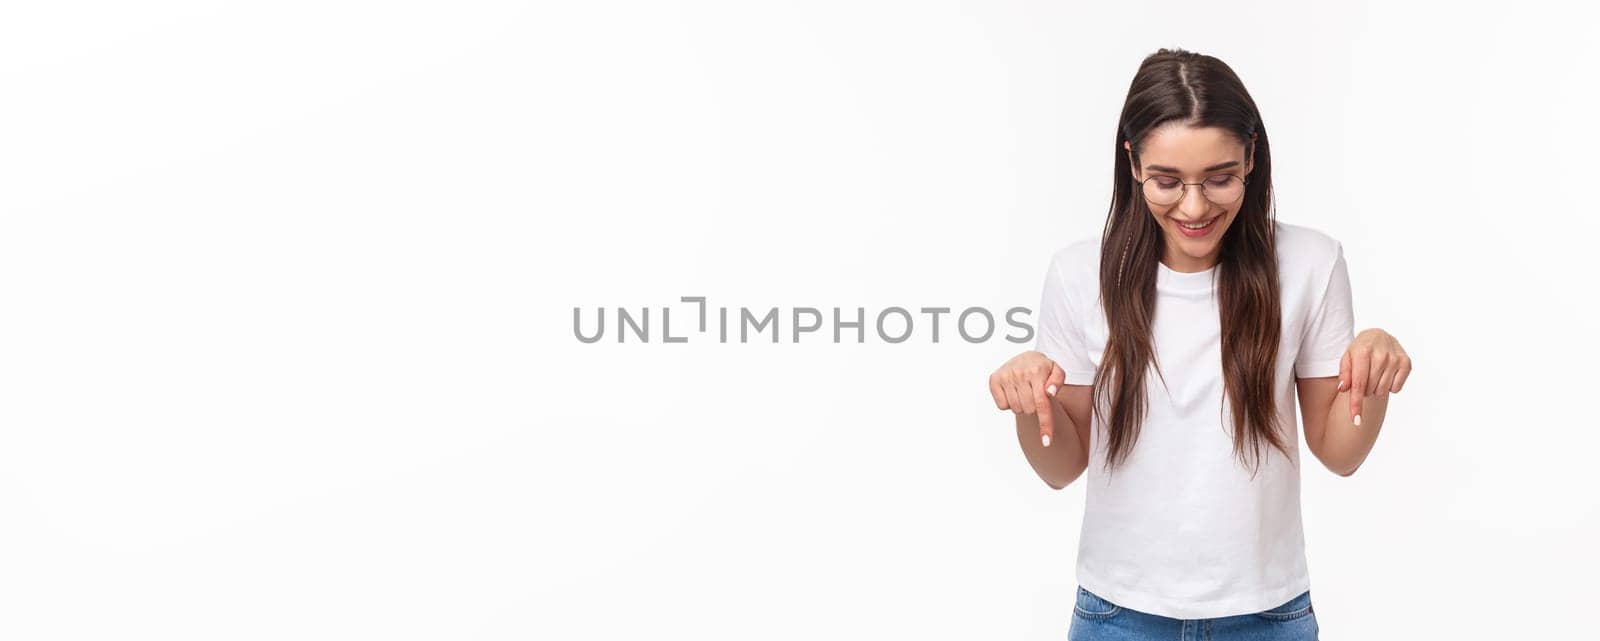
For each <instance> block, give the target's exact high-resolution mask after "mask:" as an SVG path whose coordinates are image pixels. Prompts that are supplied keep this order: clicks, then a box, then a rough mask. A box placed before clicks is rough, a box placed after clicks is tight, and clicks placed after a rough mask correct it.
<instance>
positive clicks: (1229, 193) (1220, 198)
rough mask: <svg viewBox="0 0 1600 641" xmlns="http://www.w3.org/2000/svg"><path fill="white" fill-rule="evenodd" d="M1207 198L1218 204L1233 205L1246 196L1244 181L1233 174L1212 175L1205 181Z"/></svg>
mask: <svg viewBox="0 0 1600 641" xmlns="http://www.w3.org/2000/svg"><path fill="white" fill-rule="evenodd" d="M1205 190H1206V199H1207V200H1210V201H1211V202H1214V203H1216V204H1218V205H1231V204H1233V203H1234V201H1237V200H1239V198H1240V197H1242V196H1244V181H1243V180H1240V179H1239V177H1238V176H1235V175H1233V174H1222V175H1218V176H1212V177H1210V178H1207V179H1206V182H1205Z"/></svg>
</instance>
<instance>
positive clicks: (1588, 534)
mask: <svg viewBox="0 0 1600 641" xmlns="http://www.w3.org/2000/svg"><path fill="white" fill-rule="evenodd" d="M1563 4H1564V3H1563ZM1282 5H1283V3H1273V2H1258V3H1225V2H1213V3H1159V2H1147V3H1129V2H1117V3H1110V2H1102V3H1097V4H1094V5H1067V4H1065V3H1061V4H1054V3H1045V2H983V3H979V2H967V3H954V2H805V3H801V2H765V3H748V2H725V3H712V2H681V3H636V4H613V3H604V4H601V3H577V2H572V3H547V4H533V5H528V4H517V3H503V4H494V3H466V2H451V3H444V2H434V3H416V2H412V3H379V2H370V3H353V2H298V3H297V2H273V3H203V2H193V3H186V4H185V3H170V2H169V3H158V4H153V5H147V6H137V7H136V6H132V5H130V4H127V3H101V4H92V3H91V4H83V3H65V2H52V3H38V4H32V3H24V4H21V5H8V6H7V7H6V8H5V9H4V10H3V12H0V216H3V227H0V638H6V639H117V638H153V639H356V638H371V639H380V638H381V639H533V638H541V639H619V638H684V639H691V638H692V639H816V638H828V639H834V638H843V639H877V638H889V639H912V638H915V639H979V638H983V639H1065V638H1066V633H1067V626H1068V623H1069V620H1070V616H1071V606H1072V594H1073V589H1074V587H1075V585H1076V584H1075V580H1074V577H1073V573H1072V570H1073V563H1074V559H1075V553H1076V545H1077V534H1078V527H1079V524H1080V518H1081V515H1082V509H1083V508H1082V500H1083V490H1082V486H1081V485H1078V484H1074V485H1072V486H1069V487H1068V488H1067V489H1065V490H1063V491H1060V492H1055V491H1051V490H1050V489H1048V488H1047V487H1046V486H1045V485H1044V483H1043V482H1041V481H1040V480H1039V479H1038V478H1037V477H1036V476H1035V475H1034V473H1033V471H1032V470H1031V468H1029V467H1028V465H1027V463H1026V462H1025V460H1024V459H1023V457H1022V455H1021V452H1020V450H1019V447H1018V444H1017V442H1016V436H1015V431H1014V429H1013V426H1012V417H1011V415H1010V413H1009V412H1006V413H1002V412H1000V411H998V410H996V409H995V407H994V405H993V403H992V401H991V400H990V398H989V395H988V391H987V389H986V386H985V378H986V377H987V375H988V374H989V373H990V372H991V371H992V370H993V369H994V368H996V367H997V366H999V365H1000V364H1001V363H1002V362H1003V361H1004V360H1005V359H1007V358H1009V357H1010V356H1012V355H1013V354H1015V353H1016V352H1018V351H1020V350H1021V349H1023V348H1024V347H1023V346H1018V345H1015V344H1012V343H1008V342H1005V341H1003V340H998V339H996V340H992V341H990V342H987V343H983V344H978V345H973V344H968V343H965V342H962V341H953V340H949V338H950V335H949V334H946V335H945V336H944V339H945V340H942V341H941V342H940V343H939V344H932V343H931V342H929V334H928V333H926V332H925V331H919V332H917V333H916V335H915V339H914V340H912V341H910V342H907V343H903V344H898V345H891V344H885V343H883V342H881V341H878V340H876V339H875V338H873V337H870V336H869V341H868V342H867V343H866V344H854V343H847V344H843V345H835V344H831V342H828V338H826V337H823V338H821V339H819V338H818V337H819V336H820V335H813V336H810V337H808V338H810V339H811V340H805V339H802V342H801V343H799V344H795V343H792V342H789V341H788V340H787V339H785V341H784V342H782V343H780V344H777V345H773V344H770V343H756V344H743V345H741V344H736V343H735V344H718V343H717V342H716V341H715V340H714V339H713V338H712V337H710V336H699V337H694V338H691V340H690V342H689V343H687V344H672V345H666V344H661V343H660V342H659V341H655V342H652V343H650V344H638V343H631V342H630V343H627V344H620V345H619V344H617V343H615V342H611V341H607V342H603V343H600V344H593V345H589V344H582V343H580V342H579V341H578V340H576V339H575V338H574V336H573V333H572V310H573V308H574V307H583V308H585V309H588V310H592V309H593V308H594V307H597V306H605V307H608V308H611V309H612V313H614V311H615V308H616V307H618V306H625V307H629V308H631V309H638V308H641V307H647V306H648V307H652V308H656V309H654V310H653V314H659V308H660V307H662V306H676V307H678V308H680V309H679V311H677V312H676V313H677V314H685V315H683V316H680V317H679V318H681V319H683V320H680V321H678V323H681V325H680V324H675V326H674V333H675V334H678V333H684V332H681V331H679V328H680V327H681V328H683V329H687V328H688V327H689V325H688V323H687V320H688V317H687V315H686V312H685V310H683V309H681V308H682V307H683V306H682V305H681V304H678V303H677V300H678V298H679V297H680V296H706V297H708V298H709V299H710V302H711V304H712V305H713V306H717V305H726V306H731V307H734V308H738V307H741V306H743V307H751V308H754V309H765V308H767V307H773V306H777V307H780V308H782V309H783V310H788V309H791V308H793V307H799V306H815V307H820V308H823V309H828V308H830V307H833V306H840V307H845V308H846V309H853V308H854V307H857V306H861V307H866V308H867V309H868V313H869V314H870V313H875V312H876V311H877V310H880V309H882V308H885V307H889V306H895V305H899V306H904V307H911V308H915V307H921V306H950V307H956V308H958V309H960V308H965V307H968V306H983V307H988V308H990V309H997V310H998V309H1004V308H1008V307H1012V306H1018V305H1021V306H1027V307H1029V308H1034V307H1036V306H1037V304H1038V296H1039V288H1040V285H1041V283H1042V278H1043V274H1044V268H1045V265H1046V263H1047V261H1048V259H1049V255H1050V253H1051V252H1052V251H1054V250H1055V249H1056V248H1059V247H1060V246H1062V245H1064V244H1066V243H1067V242H1070V241H1072V240H1075V239H1078V238H1082V237H1085V236H1087V235H1092V234H1097V233H1099V230H1100V228H1101V226H1102V225H1103V223H1104V218H1105V214H1106V209H1107V206H1108V204H1109V199H1110V189H1111V179H1112V173H1111V172H1112V161H1113V158H1114V156H1113V154H1115V153H1118V152H1117V150H1116V148H1115V147H1114V144H1115V128H1116V124H1117V114H1118V112H1119V109H1120V108H1121V105H1122V102H1123V99H1124V97H1125V93H1126V91H1127V86H1128V83H1129V81H1130V80H1131V78H1132V76H1133V73H1134V71H1135V70H1136V68H1137V67H1138V64H1139V62H1140V60H1141V59H1142V58H1143V57H1144V56H1145V55H1147V54H1149V53H1152V52H1154V51H1155V50H1156V49H1157V48H1160V47H1164V46H1177V47H1184V48H1188V49H1192V50H1195V51H1199V52H1202V53H1208V54H1212V55H1215V56H1218V57H1220V58H1222V59H1223V60H1224V61H1226V62H1228V63H1229V64H1230V65H1231V66H1232V67H1233V68H1234V69H1235V70H1236V71H1237V72H1238V73H1239V75H1240V76H1241V77H1242V78H1243V80H1244V81H1245V83H1246V85H1247V86H1248V88H1249V89H1250V91H1251V92H1252V94H1253V96H1254V97H1255V100H1256V102H1257V103H1258V104H1259V106H1260V108H1261V110H1262V112H1263V115H1264V118H1265V121H1266V124H1267V131H1268V133H1269V135H1270V136H1271V141H1272V145H1273V153H1274V159H1273V160H1274V165H1275V167H1274V169H1275V170H1276V171H1275V175H1274V179H1275V181H1274V183H1275V187H1276V190H1277V203H1278V206H1279V210H1278V217H1279V219H1280V220H1284V221H1288V222H1293V223H1298V224H1303V225H1307V226H1311V227H1314V228H1317V229H1320V230H1323V231H1326V232H1328V233H1329V234H1332V235H1333V236H1335V237H1336V238H1338V239H1339V240H1341V241H1342V242H1343V244H1344V249H1345V254H1346V258H1347V260H1348V263H1349V266H1350V271H1351V277H1352V282H1353V287H1354V291H1355V298H1356V322H1357V329H1358V330H1360V329H1364V328H1367V327H1382V328H1384V329H1386V330H1388V331H1389V332H1390V333H1392V334H1394V335H1395V336H1397V337H1398V338H1399V339H1400V341H1401V342H1402V344H1403V345H1404V346H1405V349H1406V350H1407V351H1408V352H1409V353H1410V354H1411V355H1412V356H1413V357H1414V359H1415V361H1416V371H1415V373H1414V374H1413V375H1412V377H1411V379H1410V381H1409V382H1408V384H1407V387H1406V390H1405V391H1404V392H1403V393H1401V394H1399V395H1396V396H1394V397H1393V399H1392V400H1391V406H1390V411H1389V416H1388V422H1387V424H1386V425H1385V426H1384V430H1383V433H1382V436H1381V438H1380V439H1379V442H1378V444H1377V447H1376V449H1375V450H1374V451H1373V453H1372V455H1371V456H1370V458H1369V459H1368V460H1367V462H1366V464H1365V465H1363V466H1362V468H1361V469H1360V471H1359V472H1358V473H1357V474H1356V475H1355V476H1353V477H1350V478H1340V477H1337V476H1335V475H1334V474H1332V473H1331V472H1328V471H1327V470H1326V469H1323V468H1321V467H1320V465H1317V464H1316V463H1315V459H1313V458H1310V457H1309V455H1308V456H1307V457H1306V458H1305V460H1307V461H1309V462H1310V464H1309V465H1307V466H1306V467H1305V468H1304V474H1305V486H1304V505H1305V518H1306V532H1307V538H1308V541H1307V543H1308V546H1309V547H1308V550H1307V554H1308V558H1309V561H1310V563H1311V573H1312V584H1313V589H1312V592H1313V595H1314V597H1315V601H1314V602H1315V603H1316V605H1317V613H1318V620H1319V623H1320V625H1321V626H1322V631H1323V638H1324V639H1335V640H1338V639H1402V638H1458V639H1459V638H1484V639H1487V638H1513V637H1514V638H1540V637H1548V636H1562V634H1563V633H1564V632H1566V633H1570V634H1576V635H1581V634H1586V632H1585V631H1592V630H1593V627H1594V626H1593V623H1592V616H1593V597H1594V588H1593V579H1594V576H1595V575H1596V573H1597V572H1600V563H1597V558H1596V552H1595V550H1594V547H1593V545H1592V541H1593V540H1595V539H1596V537H1597V535H1600V510H1597V499H1596V497H1595V489H1596V486H1597V483H1596V481H1595V476H1594V474H1593V472H1592V467H1589V464H1590V463H1591V461H1593V460H1594V456H1595V454H1594V453H1595V450H1596V448H1597V447H1600V437H1597V436H1596V433H1595V430H1596V428H1597V427H1600V421H1597V420H1596V419H1595V414H1594V412H1593V409H1592V408H1593V405H1594V399H1595V394H1594V381H1595V377H1594V375H1593V373H1592V371H1591V367H1592V366H1593V364H1594V363H1595V362H1596V359H1597V356H1600V354H1597V350H1596V340H1595V338H1594V335H1593V328H1594V323H1593V321H1592V319H1591V317H1590V312H1591V311H1592V310H1593V307H1594V300H1593V297H1594V293H1595V291H1596V288H1595V287H1594V285H1593V277H1592V271H1593V261H1594V257H1595V251H1594V246H1595V240H1594V239H1595V238H1596V234H1597V229H1596V227H1595V226H1594V223H1595V220H1596V217H1595V214H1596V213H1597V209H1600V208H1597V205H1596V203H1597V202H1600V200H1597V199H1600V192H1597V191H1596V189H1597V185H1600V181H1597V177H1600V157H1597V156H1596V150H1597V149H1600V146H1597V142H1600V140H1597V136H1596V133H1595V125H1594V116H1595V101H1594V99H1595V92H1594V89H1593V82H1592V81H1593V79H1594V77H1595V68H1596V65H1595V63H1596V62H1597V61H1596V59H1595V58H1596V57H1595V55H1594V54H1593V53H1592V49H1591V44H1592V40H1593V37H1592V33H1591V31H1592V24H1593V23H1592V22H1591V21H1588V20H1586V19H1584V17H1583V16H1580V15H1576V14H1573V13H1569V12H1567V11H1566V10H1565V9H1563V8H1558V7H1557V6H1556V5H1555V4H1549V5H1544V4H1539V3H1528V2H1516V3H1509V4H1504V5H1499V6H1483V7H1474V6H1465V5H1462V4H1459V3H1449V4H1439V5H1436V6H1423V5H1397V4H1396V3H1390V2H1371V3H1368V4H1366V5H1362V4H1360V3H1337V4H1336V5H1330V6H1325V7H1302V8H1289V7H1284V6H1282ZM658 318H659V317H657V319H658ZM675 320H677V319H675ZM945 329H946V331H947V332H948V331H949V328H948V327H946V328H945ZM655 331H659V330H655ZM613 336H614V335H613Z"/></svg>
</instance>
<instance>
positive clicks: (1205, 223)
mask: <svg viewBox="0 0 1600 641" xmlns="http://www.w3.org/2000/svg"><path fill="white" fill-rule="evenodd" d="M1217 218H1221V216H1213V217H1212V218H1211V219H1210V220H1207V221H1206V222H1204V223H1201V224H1198V225H1191V224H1189V223H1186V222H1182V221H1179V222H1178V224H1179V225H1182V226H1183V227H1185V228H1187V229H1205V228H1207V227H1210V226H1211V223H1214V222H1217Z"/></svg>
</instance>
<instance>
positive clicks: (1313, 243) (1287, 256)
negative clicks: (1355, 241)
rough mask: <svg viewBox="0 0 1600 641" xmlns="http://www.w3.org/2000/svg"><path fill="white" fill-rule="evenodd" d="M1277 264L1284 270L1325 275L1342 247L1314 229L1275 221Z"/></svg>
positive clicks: (1326, 233)
mask: <svg viewBox="0 0 1600 641" xmlns="http://www.w3.org/2000/svg"><path fill="white" fill-rule="evenodd" d="M1275 225H1276V231H1275V234H1276V238H1275V239H1274V244H1276V245H1277V247H1278V262H1279V264H1280V266H1281V267H1282V268H1283V269H1284V270H1285V271H1287V270H1291V269H1293V270H1306V271H1311V272H1318V271H1321V272H1324V273H1325V272H1326V271H1327V270H1328V269H1330V268H1332V266H1333V264H1334V263H1335V262H1336V261H1338V260H1339V258H1340V257H1342V256H1343V255H1344V245H1343V244H1342V243H1340V242H1339V239H1337V238H1334V237H1333V235H1331V234H1329V233H1328V232H1325V231H1322V230H1320V229H1317V228H1314V227H1308V226H1305V225H1297V224H1295V223H1286V222H1283V221H1281V220H1280V221H1275Z"/></svg>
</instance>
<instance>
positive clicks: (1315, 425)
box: [1295, 376, 1389, 476]
mask: <svg viewBox="0 0 1600 641" xmlns="http://www.w3.org/2000/svg"><path fill="white" fill-rule="evenodd" d="M1295 385H1296V387H1297V391H1298V392H1299V396H1300V416H1301V420H1302V422H1304V423H1305V428H1306V446H1307V447H1309V448H1311V453H1312V454H1314V455H1316V457H1317V460H1319V461H1322V464H1323V465H1324V466H1326V467H1327V468H1328V469H1329V470H1332V471H1333V473H1335V474H1338V475H1339V476H1350V475H1351V474H1355V472H1356V468H1359V467H1361V463H1362V462H1363V461H1365V460H1367V454H1369V453H1371V452H1372V446H1373V444H1375V443H1377V441H1378V431H1379V430H1381V429H1382V428H1383V417H1384V414H1386V413H1387V412H1388V410H1389V395H1388V394H1378V395H1376V396H1366V397H1364V398H1362V399H1361V424H1360V425H1356V424H1355V420H1354V419H1352V418H1351V416H1350V391H1349V390H1346V391H1343V392H1341V391H1339V378H1338V377H1336V376H1327V377H1322V378H1301V379H1296V381H1295Z"/></svg>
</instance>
